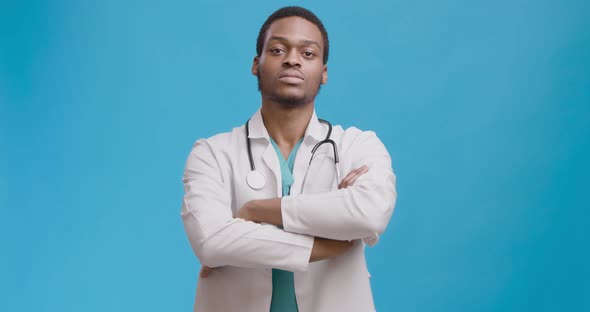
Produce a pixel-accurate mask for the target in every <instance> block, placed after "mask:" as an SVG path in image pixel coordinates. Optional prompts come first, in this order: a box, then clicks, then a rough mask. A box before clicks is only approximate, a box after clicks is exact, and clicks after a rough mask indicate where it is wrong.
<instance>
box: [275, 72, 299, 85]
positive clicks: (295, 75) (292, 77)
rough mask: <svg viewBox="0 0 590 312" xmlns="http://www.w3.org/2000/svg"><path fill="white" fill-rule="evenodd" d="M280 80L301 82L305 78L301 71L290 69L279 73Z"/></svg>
mask: <svg viewBox="0 0 590 312" xmlns="http://www.w3.org/2000/svg"><path fill="white" fill-rule="evenodd" d="M279 80H280V81H282V82H284V83H287V84H300V83H303V81H304V80H305V79H304V78H303V75H302V74H301V73H299V72H297V71H293V70H290V71H286V72H283V73H281V74H279Z"/></svg>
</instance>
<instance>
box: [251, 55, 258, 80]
mask: <svg viewBox="0 0 590 312" xmlns="http://www.w3.org/2000/svg"><path fill="white" fill-rule="evenodd" d="M258 60H259V57H258V56H255V57H254V61H252V69H251V72H252V75H254V76H258Z"/></svg>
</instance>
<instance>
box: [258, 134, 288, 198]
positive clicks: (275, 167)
mask: <svg viewBox="0 0 590 312" xmlns="http://www.w3.org/2000/svg"><path fill="white" fill-rule="evenodd" d="M262 159H263V160H264V164H266V166H267V167H268V168H269V169H270V170H271V171H272V173H274V175H275V178H276V179H275V180H276V181H277V185H276V189H277V196H278V197H282V195H283V187H282V183H283V179H282V176H281V166H280V165H279V158H278V156H277V153H276V152H275V149H274V148H273V147H272V144H270V142H268V145H267V146H266V150H265V151H264V153H263V154H262Z"/></svg>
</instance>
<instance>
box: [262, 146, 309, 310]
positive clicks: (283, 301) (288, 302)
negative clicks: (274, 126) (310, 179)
mask: <svg viewBox="0 0 590 312" xmlns="http://www.w3.org/2000/svg"><path fill="white" fill-rule="evenodd" d="M302 141H303V139H301V140H299V142H297V144H295V146H294V147H293V150H292V151H291V154H289V158H288V159H287V160H285V157H284V156H283V154H282V153H281V150H280V149H279V146H278V145H277V143H276V142H275V141H274V140H273V139H272V138H270V143H272V146H273V147H274V149H275V151H276V152H277V156H278V157H279V162H280V164H281V178H282V181H283V196H285V195H289V192H290V190H291V185H293V181H294V180H293V165H294V164H295V155H296V154H297V150H298V149H299V146H300V145H301V142H302ZM292 311H293V312H297V311H299V309H298V308H297V299H296V298H295V284H294V281H293V272H290V271H283V270H279V269H272V301H271V303H270V312H292Z"/></svg>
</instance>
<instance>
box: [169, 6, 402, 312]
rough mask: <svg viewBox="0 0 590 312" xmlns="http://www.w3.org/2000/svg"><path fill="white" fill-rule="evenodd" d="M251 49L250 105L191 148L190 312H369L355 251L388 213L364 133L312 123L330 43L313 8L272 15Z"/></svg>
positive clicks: (387, 163) (387, 188)
mask: <svg viewBox="0 0 590 312" xmlns="http://www.w3.org/2000/svg"><path fill="white" fill-rule="evenodd" d="M256 50H257V55H256V57H254V62H253V64H252V74H253V75H255V76H256V77H257V78H258V87H259V90H260V93H261V95H262V105H261V108H260V109H259V110H258V111H257V112H256V113H255V114H254V115H253V116H252V117H251V118H250V119H249V120H248V122H247V123H246V125H243V126H241V127H237V128H234V129H233V130H232V131H230V132H226V133H221V134H218V135H216V136H213V137H211V138H208V139H200V140H198V141H197V142H196V143H195V144H194V146H193V150H192V151H191V153H190V155H189V157H188V160H187V163H186V168H185V173H184V179H183V181H184V187H185V195H184V201H183V207H182V212H181V216H182V219H183V222H184V226H185V230H186V233H187V236H188V238H189V241H190V243H191V246H192V248H193V250H194V252H195V254H196V255H197V257H198V258H199V260H200V262H201V264H202V265H203V267H202V269H201V274H200V278H199V281H198V285H197V294H196V300H195V306H194V309H195V311H205V312H210V311H224V312H225V311H256V312H260V311H273V312H276V311H281V312H288V311H300V312H307V311H355V312H358V311H374V309H375V308H374V305H373V298H372V295H371V288H370V282H369V276H370V275H369V273H368V271H367V267H366V263H365V254H364V247H365V244H369V245H374V244H375V243H376V242H377V240H378V235H379V234H380V233H382V232H383V231H384V230H385V228H386V226H387V224H388V222H389V219H390V217H391V215H392V213H393V208H394V205H395V200H396V191H395V175H394V173H393V170H392V169H391V160H390V157H389V154H388V153H387V150H386V149H385V147H384V146H383V144H382V143H381V141H380V140H379V139H378V138H377V137H376V135H375V133H374V132H371V131H361V130H359V129H357V128H354V127H351V128H349V129H343V128H342V127H340V126H334V127H332V126H331V125H330V126H328V124H327V123H324V122H320V120H318V118H317V116H316V114H315V110H314V100H315V97H316V95H317V93H318V91H319V88H320V85H321V84H325V83H326V82H327V80H328V68H327V65H326V64H327V60H328V51H329V41H328V34H327V32H326V30H325V28H324V26H323V24H322V23H321V21H320V20H319V19H318V18H317V17H316V16H315V15H314V14H313V13H312V12H310V11H308V10H306V9H303V8H301V7H285V8H282V9H279V10H278V11H276V12H275V13H273V14H272V15H271V16H269V18H268V19H267V20H266V22H265V23H264V24H263V26H262V28H261V29H260V33H259V36H258V40H257V47H256ZM312 157H313V158H312ZM310 160H311V161H310ZM340 171H342V172H347V173H348V174H347V175H346V176H345V177H343V178H340V177H339V172H340Z"/></svg>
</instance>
